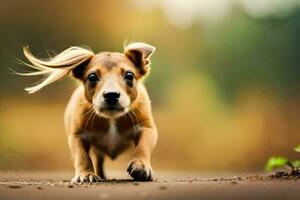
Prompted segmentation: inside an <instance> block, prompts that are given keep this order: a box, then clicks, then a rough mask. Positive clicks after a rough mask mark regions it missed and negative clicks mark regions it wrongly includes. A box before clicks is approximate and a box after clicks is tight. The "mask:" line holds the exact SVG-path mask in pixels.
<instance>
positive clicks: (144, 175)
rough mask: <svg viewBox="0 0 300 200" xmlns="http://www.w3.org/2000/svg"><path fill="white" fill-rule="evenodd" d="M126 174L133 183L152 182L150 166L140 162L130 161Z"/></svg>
mask: <svg viewBox="0 0 300 200" xmlns="http://www.w3.org/2000/svg"><path fill="white" fill-rule="evenodd" d="M127 172H128V174H129V175H130V176H131V177H132V178H133V179H134V180H135V181H153V177H152V174H153V172H152V168H151V165H150V164H146V163H145V162H143V161H142V160H138V159H137V160H132V161H130V162H129V165H128V168H127Z"/></svg>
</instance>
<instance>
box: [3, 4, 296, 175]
mask: <svg viewBox="0 0 300 200" xmlns="http://www.w3.org/2000/svg"><path fill="white" fill-rule="evenodd" d="M0 27H1V31H0V169H2V170H8V169H27V170H70V169H72V165H71V162H70V159H69V152H68V148H67V142H66V137H65V132H64V127H63V112H64V108H65V105H66V104H67V101H68V99H69V97H70V95H71V93H72V91H73V90H74V88H75V87H76V83H75V82H74V81H72V80H70V79H68V78H66V79H65V80H62V81H60V82H57V83H54V84H52V85H50V86H49V87H47V88H44V89H43V90H42V91H40V92H38V93H36V94H34V95H29V94H26V93H25V91H24V90H23V88H24V87H26V86H28V85H30V84H32V83H34V82H35V81H37V80H38V79H39V78H31V77H19V76H16V75H13V74H12V73H11V72H10V70H9V68H13V69H15V70H17V71H21V72H24V71H27V70H28V69H26V68H25V67H24V66H21V65H20V64H19V63H18V61H17V58H18V59H22V60H24V56H23V55H22V51H21V49H22V46H24V45H29V46H30V47H31V50H32V52H33V53H34V54H35V55H37V56H38V57H46V58H47V57H48V54H47V51H48V52H49V53H50V54H51V55H53V53H54V52H57V53H58V52H60V51H62V50H64V49H65V48H67V47H69V46H73V45H87V46H89V47H90V48H91V49H93V50H94V51H95V52H99V51H103V50H110V51H122V47H123V42H124V41H125V40H127V41H144V42H147V43H150V44H152V45H154V46H156V47H157V51H156V52H155V54H154V55H153V57H152V71H151V75H150V76H149V77H148V79H147V80H146V86H147V88H148V90H149V93H150V96H151V99H152V102H153V111H154V117H155V121H156V123H157V126H158V129H159V141H158V145H157V148H156V149H155V151H154V155H153V158H152V163H153V166H154V168H155V169H174V170H179V169H180V170H202V171H216V170H219V171H252V170H255V171H257V170H263V167H264V164H265V162H266V160H267V159H268V158H269V157H270V156H272V155H285V156H289V157H290V158H297V154H295V153H293V147H294V146H296V145H297V144H299V143H300V66H299V62H300V1H299V0H127V1H125V0H118V1H116V0H111V1H104V0H103V1H100V0H88V1H83V0H82V1H79V0H78V1H73V0H64V1H61V0H47V1H42V0H26V1H20V0H1V1H0ZM128 156H129V155H124V156H121V158H120V159H119V160H118V161H116V162H113V163H112V162H111V161H109V162H108V163H107V167H108V168H113V169H125V168H126V165H127V158H128Z"/></svg>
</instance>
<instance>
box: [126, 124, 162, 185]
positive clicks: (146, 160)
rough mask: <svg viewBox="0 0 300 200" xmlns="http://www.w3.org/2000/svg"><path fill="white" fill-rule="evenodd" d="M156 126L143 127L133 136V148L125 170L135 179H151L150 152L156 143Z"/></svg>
mask: <svg viewBox="0 0 300 200" xmlns="http://www.w3.org/2000/svg"><path fill="white" fill-rule="evenodd" d="M156 140H157V131H156V128H143V129H142V132H141V133H139V134H138V135H137V137H136V138H135V141H134V142H135V149H134V152H133V155H132V159H131V161H130V162H129V165H128V168H127V172H128V173H129V175H130V176H131V177H132V178H133V179H134V180H136V181H152V180H153V177H152V176H153V171H152V167H151V163H150V157H151V152H152V150H153V148H154V146H155V144H156Z"/></svg>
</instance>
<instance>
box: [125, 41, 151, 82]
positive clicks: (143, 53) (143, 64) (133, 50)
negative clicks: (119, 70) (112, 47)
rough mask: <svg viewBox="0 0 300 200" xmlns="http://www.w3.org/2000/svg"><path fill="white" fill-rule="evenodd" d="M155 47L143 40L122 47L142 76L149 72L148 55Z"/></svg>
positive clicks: (149, 55)
mask: <svg viewBox="0 0 300 200" xmlns="http://www.w3.org/2000/svg"><path fill="white" fill-rule="evenodd" d="M155 49H156V48H155V47H154V46H151V45H149V44H146V43H143V42H135V43H131V44H129V45H127V46H126V47H125V48H124V54H125V55H126V56H127V57H128V58H129V59H130V60H131V61H132V62H133V64H134V66H135V67H136V68H137V69H138V71H139V73H140V74H141V75H142V76H143V75H145V74H147V72H149V69H150V57H151V55H152V54H153V53H154V51H155Z"/></svg>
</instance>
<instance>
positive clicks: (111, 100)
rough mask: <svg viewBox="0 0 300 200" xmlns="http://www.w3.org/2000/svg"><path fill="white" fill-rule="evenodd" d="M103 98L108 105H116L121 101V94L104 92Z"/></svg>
mask: <svg viewBox="0 0 300 200" xmlns="http://www.w3.org/2000/svg"><path fill="white" fill-rule="evenodd" d="M103 97H104V100H105V102H106V103H107V104H108V105H115V104H116V103H118V101H119V97H120V92H104V93H103Z"/></svg>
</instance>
